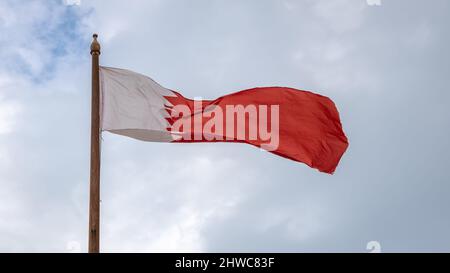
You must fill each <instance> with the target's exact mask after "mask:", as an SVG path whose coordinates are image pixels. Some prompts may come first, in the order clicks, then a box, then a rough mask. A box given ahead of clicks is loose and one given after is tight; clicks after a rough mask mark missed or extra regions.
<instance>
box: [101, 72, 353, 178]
mask: <svg viewBox="0 0 450 273" xmlns="http://www.w3.org/2000/svg"><path fill="white" fill-rule="evenodd" d="M100 90H101V93H100V98H101V104H100V119H101V130H102V131H109V132H111V133H115V134H119V135H124V136H128V137H132V138H135V139H139V140H143V141H152V142H174V143H189V142H240V143H247V144H250V145H253V146H256V147H259V148H262V149H264V150H267V151H269V152H271V153H274V154H276V155H279V156H282V157H285V158H289V159H292V160H294V161H298V162H302V163H305V164H306V165H308V166H310V167H312V168H316V169H318V170H319V171H321V172H325V173H333V172H334V171H335V169H336V166H337V165H338V163H339V161H340V159H341V157H342V155H343V154H344V152H345V150H346V149H347V147H348V141H347V137H346V136H345V133H344V132H343V129H342V125H341V122H340V118H339V113H338V111H337V109H336V106H335V105H334V103H333V101H331V100H330V99H329V98H327V97H325V96H321V95H318V94H315V93H312V92H309V91H303V90H298V89H294V88H288V87H257V88H251V89H247V90H242V91H239V92H236V93H232V94H229V95H225V96H222V97H220V98H217V99H215V100H200V99H196V100H192V99H188V98H185V97H183V96H182V95H181V94H180V93H178V92H176V91H173V90H170V89H167V88H164V87H162V86H161V85H159V84H158V83H156V82H155V81H154V80H152V79H151V78H149V77H147V76H144V75H141V74H139V73H136V72H132V71H129V70H125V69H119V68H110V67H100Z"/></svg>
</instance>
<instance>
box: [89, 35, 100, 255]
mask: <svg viewBox="0 0 450 273" xmlns="http://www.w3.org/2000/svg"><path fill="white" fill-rule="evenodd" d="M97 37H98V35H97V34H94V35H93V38H94V40H93V41H92V44H91V55H92V100H91V175H90V192H89V253H98V252H99V251H100V80H99V73H100V72H99V70H100V69H99V56H100V44H99V43H98V41H97Z"/></svg>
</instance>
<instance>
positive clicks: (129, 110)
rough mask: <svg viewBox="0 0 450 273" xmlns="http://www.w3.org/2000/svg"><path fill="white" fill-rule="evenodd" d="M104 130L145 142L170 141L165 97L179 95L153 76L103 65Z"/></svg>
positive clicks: (102, 110)
mask: <svg viewBox="0 0 450 273" xmlns="http://www.w3.org/2000/svg"><path fill="white" fill-rule="evenodd" d="M100 92H101V106H100V113H101V115H100V119H101V130H102V131H109V132H112V133H115V134H120V135H125V136H129V137H132V138H136V139H140V140H144V141H159V142H170V141H172V140H174V138H173V136H172V135H171V134H170V132H169V131H167V128H168V127H169V126H170V124H169V123H168V122H167V120H166V119H165V118H166V117H168V116H169V114H168V113H167V111H166V110H165V105H171V104H170V102H169V101H167V100H166V99H165V98H164V96H176V95H175V94H174V93H173V92H172V91H170V90H169V89H167V88H164V87H162V86H161V85H159V84H158V83H156V82H155V81H154V80H152V79H151V78H149V77H147V76H145V75H141V74H139V73H136V72H132V71H129V70H125V69H119V68H111V67H100Z"/></svg>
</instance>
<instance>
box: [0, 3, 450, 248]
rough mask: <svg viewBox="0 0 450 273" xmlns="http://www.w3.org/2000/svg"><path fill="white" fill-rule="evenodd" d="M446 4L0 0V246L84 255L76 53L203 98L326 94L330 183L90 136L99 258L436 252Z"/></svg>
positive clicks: (443, 184) (214, 153)
mask: <svg viewBox="0 0 450 273" xmlns="http://www.w3.org/2000/svg"><path fill="white" fill-rule="evenodd" d="M449 13H450V2H449V1H447V0H434V1H419V0H379V1H377V0H369V1H367V0H333V1H331V0H329V1H328V0H303V1H301V0H282V1H269V0H241V1H237V0H230V1H224V0H222V1H219V0H212V1H211V0H208V1H207V0H194V1H175V0H174V1H162V0H159V1H158V0H154V1H152V0H150V1H149V0H145V1H139V0H133V1H108V3H107V4H106V2H105V1H100V0H98V1H94V0H92V1H89V0H78V1H77V0H61V1H60V0H54V1H43V0H42V1H38V0H36V1H12V0H1V1H0V33H1V34H0V59H1V60H2V61H1V62H0V252H79V251H81V252H85V251H86V250H87V238H88V197H89V151H90V150H89V149H90V148H89V147H90V146H89V144H90V92H91V90H90V73H91V67H90V66H91V59H90V57H91V56H90V54H89V45H90V43H91V40H92V33H94V32H96V33H98V34H99V42H100V43H101V46H102V53H101V56H100V63H101V65H105V66H113V67H120V68H125V69H131V70H133V71H136V72H139V73H142V74H145V75H148V76H150V77H152V78H153V79H154V80H156V81H157V82H159V83H160V84H161V85H163V86H164V87H166V88H169V89H173V90H177V91H179V92H181V93H182V94H183V95H184V96H186V97H190V98H194V97H202V98H204V99H213V98H216V97H218V96H221V95H224V94H228V93H232V92H235V91H239V90H242V89H246V88H252V87H256V86H289V87H293V88H298V89H303V90H312V91H314V92H316V93H320V94H322V95H325V96H328V97H330V98H331V99H332V100H333V101H334V102H335V103H336V105H337V108H338V109H339V112H340V116H341V121H342V124H343V128H344V131H345V132H346V134H347V136H348V138H349V143H350V146H349V148H348V150H347V152H346V153H345V154H344V156H343V158H342V160H341V162H340V165H339V166H338V168H337V170H336V172H335V174H334V175H328V174H324V173H320V172H318V171H317V170H315V169H311V168H309V167H307V166H306V165H304V164H301V163H297V162H294V161H290V160H287V159H284V158H281V157H277V156H276V155H273V154H270V153H267V152H263V151H260V150H258V149H256V148H254V147H252V146H250V145H245V144H229V143H211V144H210V143H199V144H183V145H174V144H170V143H149V142H142V141H138V140H134V139H131V138H127V137H123V136H119V135H113V134H110V133H108V132H105V133H103V135H102V163H101V164H102V170H101V200H102V203H101V214H102V215H101V217H102V218H101V251H104V252H369V251H371V250H370V249H368V247H369V248H370V246H372V245H375V246H376V248H377V250H381V251H382V252H449V251H450V234H449V230H450V217H449V215H450V198H449V196H450V174H449V172H448V167H449V163H450V142H449V140H448V139H449V134H450V107H448V105H449V102H450V90H449V86H450V77H449V74H450V73H449V72H450V52H449V50H448V45H449V42H450V38H449V37H450V30H449V28H448V25H450V18H449V16H448V14H449Z"/></svg>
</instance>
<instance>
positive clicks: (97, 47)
mask: <svg viewBox="0 0 450 273" xmlns="http://www.w3.org/2000/svg"><path fill="white" fill-rule="evenodd" d="M97 37H98V34H97V33H94V34H93V35H92V38H94V40H93V41H92V43H91V55H94V54H96V55H100V44H99V42H98V41H97Z"/></svg>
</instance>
